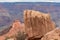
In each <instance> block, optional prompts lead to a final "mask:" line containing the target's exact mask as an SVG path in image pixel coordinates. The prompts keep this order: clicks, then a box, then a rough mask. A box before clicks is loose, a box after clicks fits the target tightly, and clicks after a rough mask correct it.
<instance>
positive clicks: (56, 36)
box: [41, 28, 60, 40]
mask: <svg viewBox="0 0 60 40" xmlns="http://www.w3.org/2000/svg"><path fill="white" fill-rule="evenodd" d="M41 40H60V29H59V28H56V29H54V30H53V31H51V32H48V33H47V34H45V35H44V36H43V38H42V39H41Z"/></svg>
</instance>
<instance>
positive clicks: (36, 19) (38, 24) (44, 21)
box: [24, 10, 55, 38]
mask: <svg viewBox="0 0 60 40" xmlns="http://www.w3.org/2000/svg"><path fill="white" fill-rule="evenodd" d="M24 24H25V30H26V33H27V34H28V37H36V38H38V37H39V38H40V37H41V36H43V35H44V34H46V33H47V32H49V31H51V30H53V29H55V23H54V22H53V21H52V20H51V18H50V15H49V14H46V13H42V12H39V11H34V10H25V11H24Z"/></svg>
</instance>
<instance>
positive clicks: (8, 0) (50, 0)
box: [0, 0, 60, 2]
mask: <svg viewBox="0 0 60 40" xmlns="http://www.w3.org/2000/svg"><path fill="white" fill-rule="evenodd" d="M0 2H60V0H0Z"/></svg>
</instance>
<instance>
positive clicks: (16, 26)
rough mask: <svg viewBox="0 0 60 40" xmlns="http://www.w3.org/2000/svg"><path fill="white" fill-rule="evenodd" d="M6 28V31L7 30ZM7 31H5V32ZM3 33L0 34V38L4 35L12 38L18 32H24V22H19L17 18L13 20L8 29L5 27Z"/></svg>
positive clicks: (14, 37) (0, 39)
mask: <svg viewBox="0 0 60 40" xmlns="http://www.w3.org/2000/svg"><path fill="white" fill-rule="evenodd" d="M7 30H8V31H7ZM6 31H7V33H6ZM2 32H3V33H4V34H3V35H0V40H5V39H6V37H9V38H13V39H16V36H17V35H18V32H19V33H24V32H25V27H24V23H23V24H22V23H20V21H19V20H15V21H14V22H13V23H12V25H11V28H10V29H6V30H4V31H2Z"/></svg>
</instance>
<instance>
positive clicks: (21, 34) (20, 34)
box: [16, 32, 26, 40]
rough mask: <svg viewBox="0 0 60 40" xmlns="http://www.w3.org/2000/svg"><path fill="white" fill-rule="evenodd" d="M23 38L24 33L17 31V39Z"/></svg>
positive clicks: (23, 39) (24, 36) (21, 39)
mask: <svg viewBox="0 0 60 40" xmlns="http://www.w3.org/2000/svg"><path fill="white" fill-rule="evenodd" d="M25 38H26V34H24V32H18V34H17V35H16V39H17V40H25Z"/></svg>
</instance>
